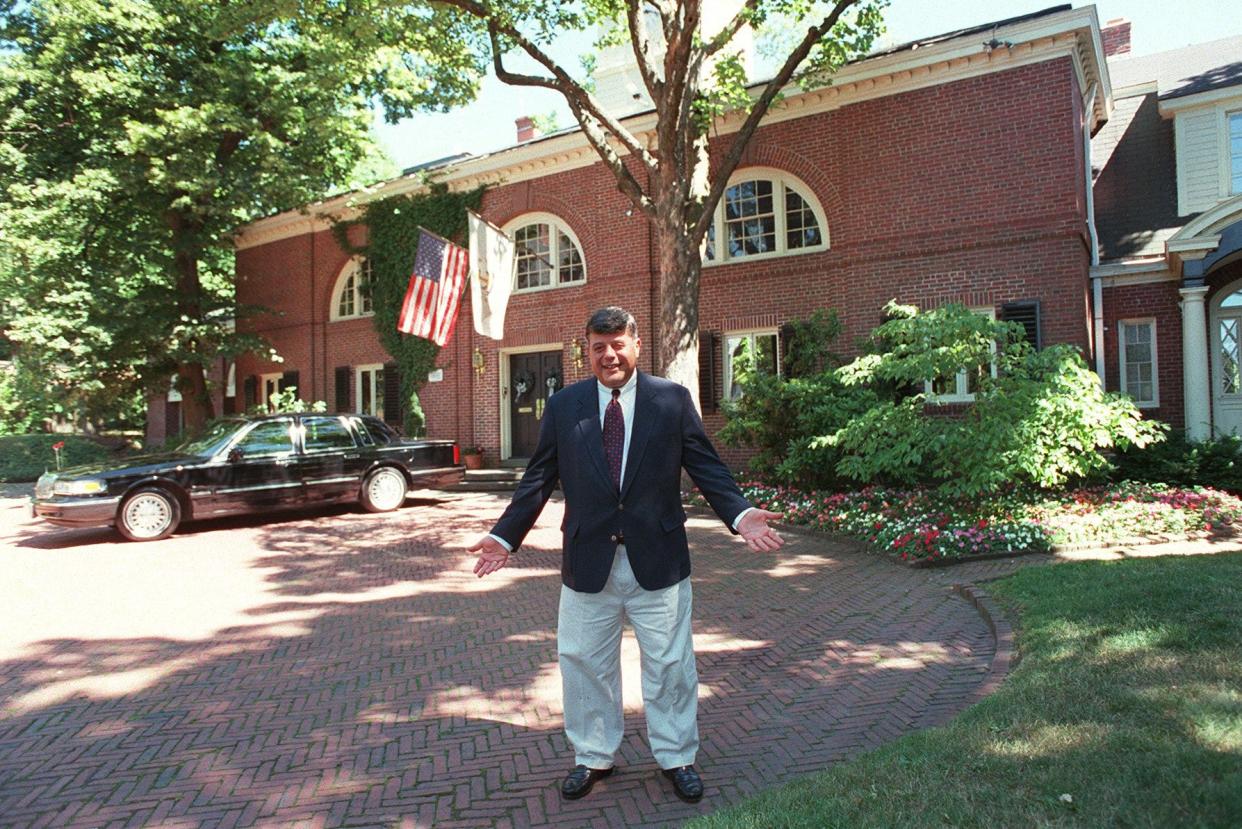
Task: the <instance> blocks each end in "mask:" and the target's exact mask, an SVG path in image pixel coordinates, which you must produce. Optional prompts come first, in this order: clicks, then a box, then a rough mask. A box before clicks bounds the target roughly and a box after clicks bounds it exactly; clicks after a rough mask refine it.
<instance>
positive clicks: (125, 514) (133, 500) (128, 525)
mask: <svg viewBox="0 0 1242 829" xmlns="http://www.w3.org/2000/svg"><path fill="white" fill-rule="evenodd" d="M180 523H181V505H180V504H179V503H177V499H176V498H174V497H173V496H172V495H170V494H169V493H167V492H165V491H164V490H162V489H155V488H149V489H140V490H138V491H137V492H134V493H131V494H130V495H128V496H126V498H125V500H124V501H122V502H121V508H120V510H118V511H117V515H116V528H117V530H119V531H120V533H121V535H123V536H125V537H126V538H128V539H129V540H130V541H158V540H159V539H161V538H167V537H168V536H170V535H172V531H173V530H175V529H177V525H178V524H180Z"/></svg>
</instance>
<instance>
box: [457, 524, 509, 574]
mask: <svg viewBox="0 0 1242 829" xmlns="http://www.w3.org/2000/svg"><path fill="white" fill-rule="evenodd" d="M466 552H468V553H478V554H479V560H478V561H476V562H475V563H474V574H475V575H476V576H478V577H479V578H483V577H484V576H486V575H487V574H488V573H494V572H496V571H497V570H499V569H500V568H501V567H504V566H505V563H506V562H507V561H508V560H509V551H508V550H506V549H505V545H503V544H501V543H500V542H499V541H497V540H496V539H494V538H492V537H491V536H490V535H485V536H483V537H482V538H480V539H479V540H478V541H476V542H475V543H474V544H473V545H472V546H470V547H467V548H466Z"/></svg>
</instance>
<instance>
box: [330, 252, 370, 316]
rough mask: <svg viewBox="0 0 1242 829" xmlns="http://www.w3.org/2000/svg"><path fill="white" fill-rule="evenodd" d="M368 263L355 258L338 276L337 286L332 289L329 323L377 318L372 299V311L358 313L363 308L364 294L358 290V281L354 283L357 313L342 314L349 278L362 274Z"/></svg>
mask: <svg viewBox="0 0 1242 829" xmlns="http://www.w3.org/2000/svg"><path fill="white" fill-rule="evenodd" d="M366 261H367V260H366V258H365V257H361V256H355V257H354V258H353V259H350V260H349V261H348V262H346V263H345V267H343V268H341V272H340V273H339V274H337V277H336V285H335V286H333V288H332V300H331V302H329V303H328V321H329V322H338V321H341V320H356V319H363V318H364V317H373V316H375V301H374V299H372V302H371V310H370V311H364V312H361V313H359V312H357V309H358V308H361V307H362V293H361V292H360V291H359V290H358V288H357V285H358V282H357V280H355V281H354V286H355V287H354V310H355V313H353V314H344V315H342V314H341V313H340V307H341V294H343V293H344V292H345V285H346V283H348V282H349V278H350V277H351V276H355V275H357V274H360V273H362V269H363V265H364V264H365V263H366Z"/></svg>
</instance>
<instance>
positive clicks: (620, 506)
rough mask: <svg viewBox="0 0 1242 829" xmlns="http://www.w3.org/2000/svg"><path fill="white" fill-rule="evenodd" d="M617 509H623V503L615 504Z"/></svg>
mask: <svg viewBox="0 0 1242 829" xmlns="http://www.w3.org/2000/svg"><path fill="white" fill-rule="evenodd" d="M617 509H620V510H623V509H625V504H617Z"/></svg>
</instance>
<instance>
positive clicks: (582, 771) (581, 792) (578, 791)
mask: <svg viewBox="0 0 1242 829" xmlns="http://www.w3.org/2000/svg"><path fill="white" fill-rule="evenodd" d="M613 768H615V766H614V767H610V768H606V769H589V768H587V767H586V766H574V770H573V771H571V772H570V773H569V776H568V777H566V778H565V782H564V783H562V784H561V797H563V798H565V799H566V800H577V799H578V798H580V797H586V796H587V795H588V794H589V793H590V791H591V787H592V786H594V785H595V781H596V780H603V779H604V778H605V777H607V776H608V775H610V774H612V769H613ZM700 790H701V789H700Z"/></svg>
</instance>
